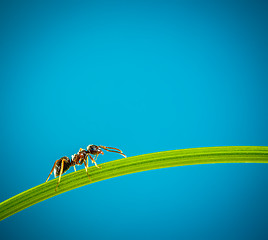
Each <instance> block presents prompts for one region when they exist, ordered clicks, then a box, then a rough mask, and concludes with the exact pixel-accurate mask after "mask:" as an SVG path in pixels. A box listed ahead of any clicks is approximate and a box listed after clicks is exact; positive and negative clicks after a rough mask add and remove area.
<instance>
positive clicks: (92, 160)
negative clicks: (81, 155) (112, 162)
mask: <svg viewBox="0 0 268 240" xmlns="http://www.w3.org/2000/svg"><path fill="white" fill-rule="evenodd" d="M89 157H90V159H91V162H92V163H94V164H95V166H96V167H97V168H101V167H99V166H98V164H97V163H96V161H95V160H94V159H93V157H91V156H90V155H89Z"/></svg>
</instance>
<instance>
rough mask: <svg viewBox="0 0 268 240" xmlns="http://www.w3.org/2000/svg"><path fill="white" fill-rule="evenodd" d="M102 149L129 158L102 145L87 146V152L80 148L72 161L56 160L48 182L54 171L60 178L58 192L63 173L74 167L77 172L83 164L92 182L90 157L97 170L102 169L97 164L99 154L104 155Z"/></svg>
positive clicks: (116, 149)
mask: <svg viewBox="0 0 268 240" xmlns="http://www.w3.org/2000/svg"><path fill="white" fill-rule="evenodd" d="M102 149H104V150H105V151H108V152H115V153H119V154H121V155H122V156H123V157H127V156H126V155H125V154H123V152H122V151H121V150H120V149H118V148H113V147H105V146H102V145H100V146H97V145H88V146H87V150H85V149H82V148H80V150H79V152H78V153H76V154H74V155H72V159H71V160H70V159H69V158H68V157H66V156H65V157H62V158H60V159H58V160H56V161H55V163H54V165H53V167H52V170H51V171H50V173H49V175H48V178H47V180H46V182H47V181H48V179H49V177H50V175H51V173H52V172H53V170H54V176H55V177H58V176H59V181H58V183H57V186H56V189H55V191H57V188H58V186H59V183H60V179H61V175H62V174H63V173H65V172H66V171H67V170H68V169H69V168H70V167H74V170H75V171H76V169H75V165H82V164H84V165H85V169H86V173H87V176H88V178H89V181H91V179H90V176H89V175H88V171H87V168H88V157H89V158H90V159H91V161H92V163H94V164H95V166H96V167H97V168H101V167H99V166H98V164H97V163H96V160H97V157H98V155H99V154H104V153H103V151H102ZM90 154H91V155H94V156H95V159H94V158H93V157H92V156H91V155H90Z"/></svg>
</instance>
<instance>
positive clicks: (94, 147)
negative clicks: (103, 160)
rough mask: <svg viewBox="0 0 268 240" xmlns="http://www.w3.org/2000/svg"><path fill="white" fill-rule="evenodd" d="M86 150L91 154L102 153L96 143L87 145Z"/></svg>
mask: <svg viewBox="0 0 268 240" xmlns="http://www.w3.org/2000/svg"><path fill="white" fill-rule="evenodd" d="M87 151H88V152H89V153H90V154H92V155H99V154H103V151H102V150H101V148H100V147H99V146H97V145H88V146H87Z"/></svg>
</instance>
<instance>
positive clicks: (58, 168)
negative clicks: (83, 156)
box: [54, 157, 71, 177]
mask: <svg viewBox="0 0 268 240" xmlns="http://www.w3.org/2000/svg"><path fill="white" fill-rule="evenodd" d="M62 162H64V163H63V170H62V174H63V173H65V172H66V171H67V170H68V169H69V168H70V167H71V161H70V159H69V158H68V157H62V158H60V159H59V160H58V161H57V162H56V164H55V168H54V176H55V177H57V176H59V175H60V171H61V166H62Z"/></svg>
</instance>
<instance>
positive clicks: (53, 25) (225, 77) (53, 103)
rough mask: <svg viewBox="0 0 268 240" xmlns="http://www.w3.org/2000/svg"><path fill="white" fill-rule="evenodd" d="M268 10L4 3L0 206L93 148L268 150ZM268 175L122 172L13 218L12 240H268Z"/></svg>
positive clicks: (206, 4) (215, 5)
mask: <svg viewBox="0 0 268 240" xmlns="http://www.w3.org/2000/svg"><path fill="white" fill-rule="evenodd" d="M267 10H268V7H267V1H147V0H144V1H62V2H61V1H1V4H0V34H1V37H0V53H1V54H0V79H1V89H0V91H1V92H0V101H1V106H0V111H1V120H0V121H1V124H0V128H1V136H0V150H1V175H0V182H1V194H0V200H1V201H3V200H5V199H7V198H9V197H11V196H13V195H15V194H18V193H20V192H22V191H24V190H26V189H28V188H31V187H33V186H35V185H38V184H40V183H43V182H44V181H45V180H46V178H47V175H48V173H49V171H50V170H51V167H52V165H53V163H54V161H55V160H56V159H58V158H60V157H61V156H64V155H67V156H71V155H72V154H73V153H76V152H77V151H78V150H79V148H80V147H83V148H85V147H86V146H87V145H88V144H98V145H100V144H101V145H106V146H114V147H118V148H120V149H123V150H124V152H125V153H126V154H127V155H128V156H134V155H139V154H145V153H151V152H157V151H165V150H173V149H181V148H193V147H209V146H230V145H261V146H265V145H268V137H267V136H268V127H267V120H268V118H267V116H268V110H267V103H268V97H267V89H268V81H267V79H268V73H267V66H268V62H267V54H268V50H267V40H268V38H267V22H268V14H267V12H268V11H267ZM118 157H119V156H118V155H116V154H112V153H105V155H104V156H101V157H99V159H98V163H102V162H104V161H111V160H114V159H117V158H118ZM70 171H73V170H70ZM267 173H268V166H267V165H264V164H219V165H202V166H187V167H177V168H169V169H162V170H155V171H149V172H144V173H138V174H132V175H128V176H123V177H119V178H115V179H111V180H107V181H103V182H100V183H96V184H92V185H88V186H85V187H82V188H79V189H76V190H73V191H70V192H67V193H65V194H62V195H59V196H57V197H54V198H51V199H49V200H47V201H44V202H42V203H39V204H37V205H34V206H32V207H30V208H28V209H26V210H24V211H22V212H20V213H18V214H16V215H14V216H12V217H10V218H7V219H5V220H4V221H3V222H1V223H0V234H1V237H0V238H1V239H45V240H47V239H66V240H67V239H77V238H78V237H80V238H81V239H268V228H267V225H268V206H267V201H268V174H267Z"/></svg>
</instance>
